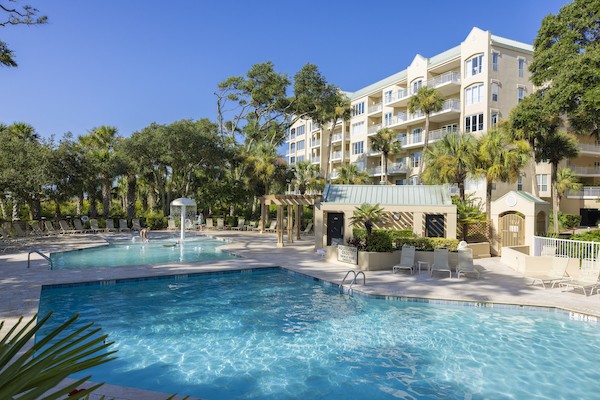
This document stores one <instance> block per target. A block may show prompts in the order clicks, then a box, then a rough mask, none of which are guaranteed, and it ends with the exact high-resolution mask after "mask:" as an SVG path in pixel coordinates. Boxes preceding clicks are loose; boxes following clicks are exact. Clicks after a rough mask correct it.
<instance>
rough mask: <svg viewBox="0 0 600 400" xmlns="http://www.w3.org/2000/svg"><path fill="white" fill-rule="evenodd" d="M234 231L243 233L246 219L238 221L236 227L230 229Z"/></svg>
mask: <svg viewBox="0 0 600 400" xmlns="http://www.w3.org/2000/svg"><path fill="white" fill-rule="evenodd" d="M231 229H233V230H234V231H245V230H246V218H240V219H238V224H237V226H234V227H232V228H231Z"/></svg>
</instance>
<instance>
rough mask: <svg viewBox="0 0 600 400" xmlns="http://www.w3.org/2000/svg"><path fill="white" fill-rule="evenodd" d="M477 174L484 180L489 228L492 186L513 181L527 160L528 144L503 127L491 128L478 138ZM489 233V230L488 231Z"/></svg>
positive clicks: (489, 224)
mask: <svg viewBox="0 0 600 400" xmlns="http://www.w3.org/2000/svg"><path fill="white" fill-rule="evenodd" d="M478 148H479V157H478V162H477V169H478V174H480V175H482V176H483V177H484V178H485V180H486V188H485V213H486V216H487V224H488V229H491V227H492V223H491V216H492V187H493V184H494V183H495V182H515V181H516V180H517V179H518V177H519V174H520V171H521V168H523V166H524V165H526V164H527V162H529V157H530V153H529V145H528V143H527V142H526V141H524V140H517V139H513V137H512V136H511V135H510V133H508V132H507V131H506V130H504V129H492V130H490V131H488V132H487V133H486V134H485V135H484V136H482V137H481V138H480V139H479V146H478ZM488 234H490V235H491V232H488Z"/></svg>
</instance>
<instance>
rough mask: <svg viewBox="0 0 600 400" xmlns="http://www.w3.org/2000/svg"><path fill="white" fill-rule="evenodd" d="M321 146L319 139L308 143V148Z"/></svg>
mask: <svg viewBox="0 0 600 400" xmlns="http://www.w3.org/2000/svg"><path fill="white" fill-rule="evenodd" d="M320 145H321V139H313V140H311V141H310V147H311V148H312V147H319V146H320Z"/></svg>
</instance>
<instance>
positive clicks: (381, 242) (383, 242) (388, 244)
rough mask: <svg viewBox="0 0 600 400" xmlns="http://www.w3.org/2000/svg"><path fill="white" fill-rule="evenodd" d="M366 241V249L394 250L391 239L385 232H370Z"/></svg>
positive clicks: (375, 250)
mask: <svg viewBox="0 0 600 400" xmlns="http://www.w3.org/2000/svg"><path fill="white" fill-rule="evenodd" d="M366 243H367V244H366V248H365V250H366V251H374V252H388V253H389V252H392V251H394V246H393V243H392V239H391V238H390V236H389V235H387V234H386V232H381V231H378V232H371V235H369V237H368V238H367V241H366Z"/></svg>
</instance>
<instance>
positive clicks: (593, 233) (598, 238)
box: [571, 229, 600, 242]
mask: <svg viewBox="0 0 600 400" xmlns="http://www.w3.org/2000/svg"><path fill="white" fill-rule="evenodd" d="M571 240H581V241H583V242H600V230H598V229H593V230H592V229H590V230H589V231H585V232H582V233H576V234H574V235H571Z"/></svg>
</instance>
